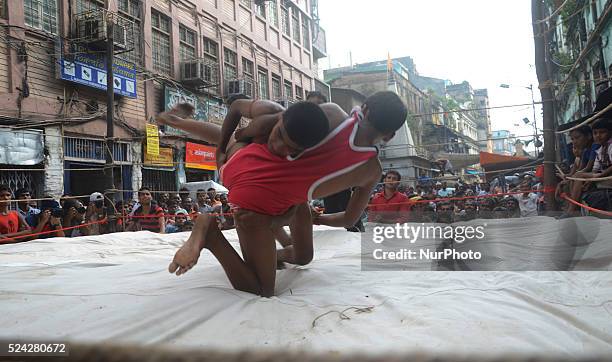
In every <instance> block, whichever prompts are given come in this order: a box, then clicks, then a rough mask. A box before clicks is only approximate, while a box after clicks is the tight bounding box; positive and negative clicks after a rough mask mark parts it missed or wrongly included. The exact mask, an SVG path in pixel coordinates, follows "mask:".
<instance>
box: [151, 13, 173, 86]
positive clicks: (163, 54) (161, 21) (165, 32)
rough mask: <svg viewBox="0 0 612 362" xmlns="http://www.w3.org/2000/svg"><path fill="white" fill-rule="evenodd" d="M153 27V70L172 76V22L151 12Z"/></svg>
mask: <svg viewBox="0 0 612 362" xmlns="http://www.w3.org/2000/svg"><path fill="white" fill-rule="evenodd" d="M151 27H152V34H151V35H152V40H153V44H152V45H151V49H152V50H153V69H154V70H156V71H158V72H160V73H164V74H167V75H172V52H171V49H170V20H169V19H168V18H167V17H165V16H163V15H162V14H160V13H158V12H157V11H155V10H151Z"/></svg>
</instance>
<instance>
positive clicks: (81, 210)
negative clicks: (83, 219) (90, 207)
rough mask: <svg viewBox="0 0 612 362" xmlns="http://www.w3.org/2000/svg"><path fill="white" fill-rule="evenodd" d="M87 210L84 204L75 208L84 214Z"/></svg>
mask: <svg viewBox="0 0 612 362" xmlns="http://www.w3.org/2000/svg"><path fill="white" fill-rule="evenodd" d="M86 211H87V208H85V206H81V207H79V208H78V209H77V212H78V213H79V214H84V213H85V212H86Z"/></svg>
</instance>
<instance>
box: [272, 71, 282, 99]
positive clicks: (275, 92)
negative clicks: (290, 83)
mask: <svg viewBox="0 0 612 362" xmlns="http://www.w3.org/2000/svg"><path fill="white" fill-rule="evenodd" d="M282 98H283V95H282V93H281V80H280V77H279V76H278V75H276V74H272V99H273V100H279V99H282Z"/></svg>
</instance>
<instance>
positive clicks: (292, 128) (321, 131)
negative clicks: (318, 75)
mask: <svg viewBox="0 0 612 362" xmlns="http://www.w3.org/2000/svg"><path fill="white" fill-rule="evenodd" d="M328 133H329V120H328V119H327V116H326V115H325V113H324V112H323V110H321V108H320V107H319V106H318V105H316V104H313V103H309V102H299V103H296V104H294V105H292V106H290V107H289V108H287V110H286V111H285V112H283V113H281V114H280V116H279V120H278V123H276V125H275V126H274V128H273V129H272V132H271V133H270V137H269V138H268V149H269V150H270V152H271V153H273V154H275V155H278V156H281V157H285V156H291V155H297V154H300V153H301V152H302V151H304V150H305V149H307V148H310V147H312V146H314V145H316V144H317V143H319V142H321V141H322V140H323V139H324V138H325V136H327V134H328Z"/></svg>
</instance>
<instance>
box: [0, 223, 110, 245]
mask: <svg viewBox="0 0 612 362" xmlns="http://www.w3.org/2000/svg"><path fill="white" fill-rule="evenodd" d="M107 221H108V220H107V219H106V218H104V219H102V220H98V221H92V222H89V223H84V224H80V225H75V226H67V227H64V228H59V229H54V230H49V231H41V232H39V233H32V234H26V235H20V236H14V237H10V238H0V245H2V244H3V243H5V242H6V241H12V240H17V239H23V238H31V237H32V236H40V235H47V234H53V233H56V232H58V231H66V230H72V229H79V228H82V227H85V226H90V225H95V224H105V223H106V222H107Z"/></svg>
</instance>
